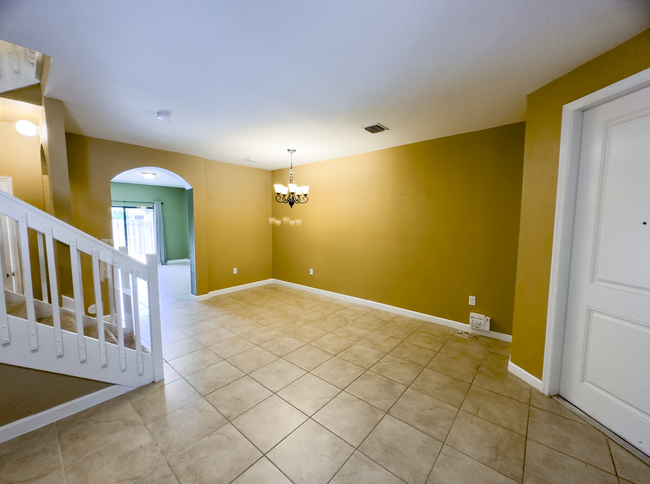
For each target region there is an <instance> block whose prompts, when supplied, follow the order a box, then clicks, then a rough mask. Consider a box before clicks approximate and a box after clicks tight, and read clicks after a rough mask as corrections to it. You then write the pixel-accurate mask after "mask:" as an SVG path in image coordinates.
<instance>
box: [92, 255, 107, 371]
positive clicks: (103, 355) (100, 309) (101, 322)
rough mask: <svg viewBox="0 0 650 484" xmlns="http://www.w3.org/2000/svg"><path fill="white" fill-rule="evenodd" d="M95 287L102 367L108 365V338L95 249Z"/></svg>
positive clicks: (97, 256) (97, 257)
mask: <svg viewBox="0 0 650 484" xmlns="http://www.w3.org/2000/svg"><path fill="white" fill-rule="evenodd" d="M92 255H93V283H94V284H93V285H94V286H95V309H96V311H97V313H96V314H95V316H96V318H95V319H96V320H97V339H98V340H99V359H100V361H101V364H102V366H106V365H108V360H107V358H106V338H105V337H104V306H103V304H102V285H101V281H100V275H99V251H98V250H97V249H93V254H92Z"/></svg>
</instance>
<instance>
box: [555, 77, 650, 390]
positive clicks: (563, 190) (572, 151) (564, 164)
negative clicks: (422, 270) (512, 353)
mask: <svg viewBox="0 0 650 484" xmlns="http://www.w3.org/2000/svg"><path fill="white" fill-rule="evenodd" d="M647 86H650V69H646V70H644V71H641V72H639V73H637V74H634V75H633V76H630V77H628V78H626V79H623V80H622V81H619V82H617V83H615V84H612V85H611V86H607V87H605V88H603V89H601V90H599V91H596V92H593V93H591V94H589V95H587V96H585V97H583V98H581V99H578V100H576V101H573V102H572V103H569V104H566V105H565V106H564V107H563V108H562V130H561V135H560V162H559V167H558V180H557V198H556V201H555V226H554V229H553V230H554V231H553V253H552V259H551V278H550V284H549V297H548V310H547V316H546V344H545V351H544V368H543V373H542V393H544V394H545V395H557V394H559V393H560V379H561V374H562V354H563V351H564V331H565V326H566V311H567V304H568V299H569V277H570V273H571V250H572V246H573V222H574V219H575V207H576V196H577V191H578V167H579V164H580V147H581V142H582V119H583V116H584V112H585V111H586V110H587V109H590V108H593V107H596V106H598V105H600V104H604V103H606V102H608V101H612V100H614V99H616V98H619V97H622V96H625V95H626V94H629V93H631V92H634V91H637V90H639V89H642V88H644V87H647Z"/></svg>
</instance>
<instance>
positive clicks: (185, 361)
mask: <svg viewBox="0 0 650 484" xmlns="http://www.w3.org/2000/svg"><path fill="white" fill-rule="evenodd" d="M220 361H222V358H221V357H219V356H217V355H216V354H214V353H213V352H212V351H210V350H209V349H207V348H203V349H201V350H199V351H195V352H194V353H189V354H187V355H185V356H180V357H178V358H175V359H173V360H170V361H169V364H170V365H171V366H172V368H173V369H174V370H176V371H177V372H178V373H179V375H181V376H188V375H191V374H192V373H194V372H196V371H199V370H202V369H203V368H207V367H208V366H211V365H214V364H215V363H219V362H220Z"/></svg>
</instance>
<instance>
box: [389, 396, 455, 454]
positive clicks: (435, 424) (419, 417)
mask: <svg viewBox="0 0 650 484" xmlns="http://www.w3.org/2000/svg"><path fill="white" fill-rule="evenodd" d="M457 413H458V409H457V408H456V407H452V406H451V405H449V404H446V403H444V402H441V401H440V400H436V399H435V398H432V397H430V396H428V395H425V394H424V393H420V392H418V391H416V390H413V389H412V388H409V389H408V390H406V392H404V395H402V397H401V398H400V399H399V400H398V401H397V403H396V404H395V405H393V408H391V409H390V414H391V415H392V416H393V417H396V418H398V419H400V420H401V421H402V422H405V423H407V424H409V425H411V426H412V427H415V428H416V429H418V430H421V431H422V432H424V433H425V434H428V435H430V436H431V437H433V438H435V439H437V440H439V441H441V442H444V441H445V439H446V438H447V434H448V433H449V429H451V425H452V424H453V423H454V419H455V418H456V414H457Z"/></svg>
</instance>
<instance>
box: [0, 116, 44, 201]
mask: <svg viewBox="0 0 650 484" xmlns="http://www.w3.org/2000/svg"><path fill="white" fill-rule="evenodd" d="M40 146H41V145H40V141H39V139H38V136H30V137H28V136H23V135H21V134H20V133H18V131H16V126H15V124H14V123H8V122H6V121H0V176H10V177H12V186H13V192H14V196H15V197H18V198H20V199H21V200H24V201H25V202H27V203H29V204H30V205H33V206H34V207H36V208H38V209H40V210H45V200H44V198H43V182H42V178H41V151H40V150H41V147H40Z"/></svg>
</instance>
